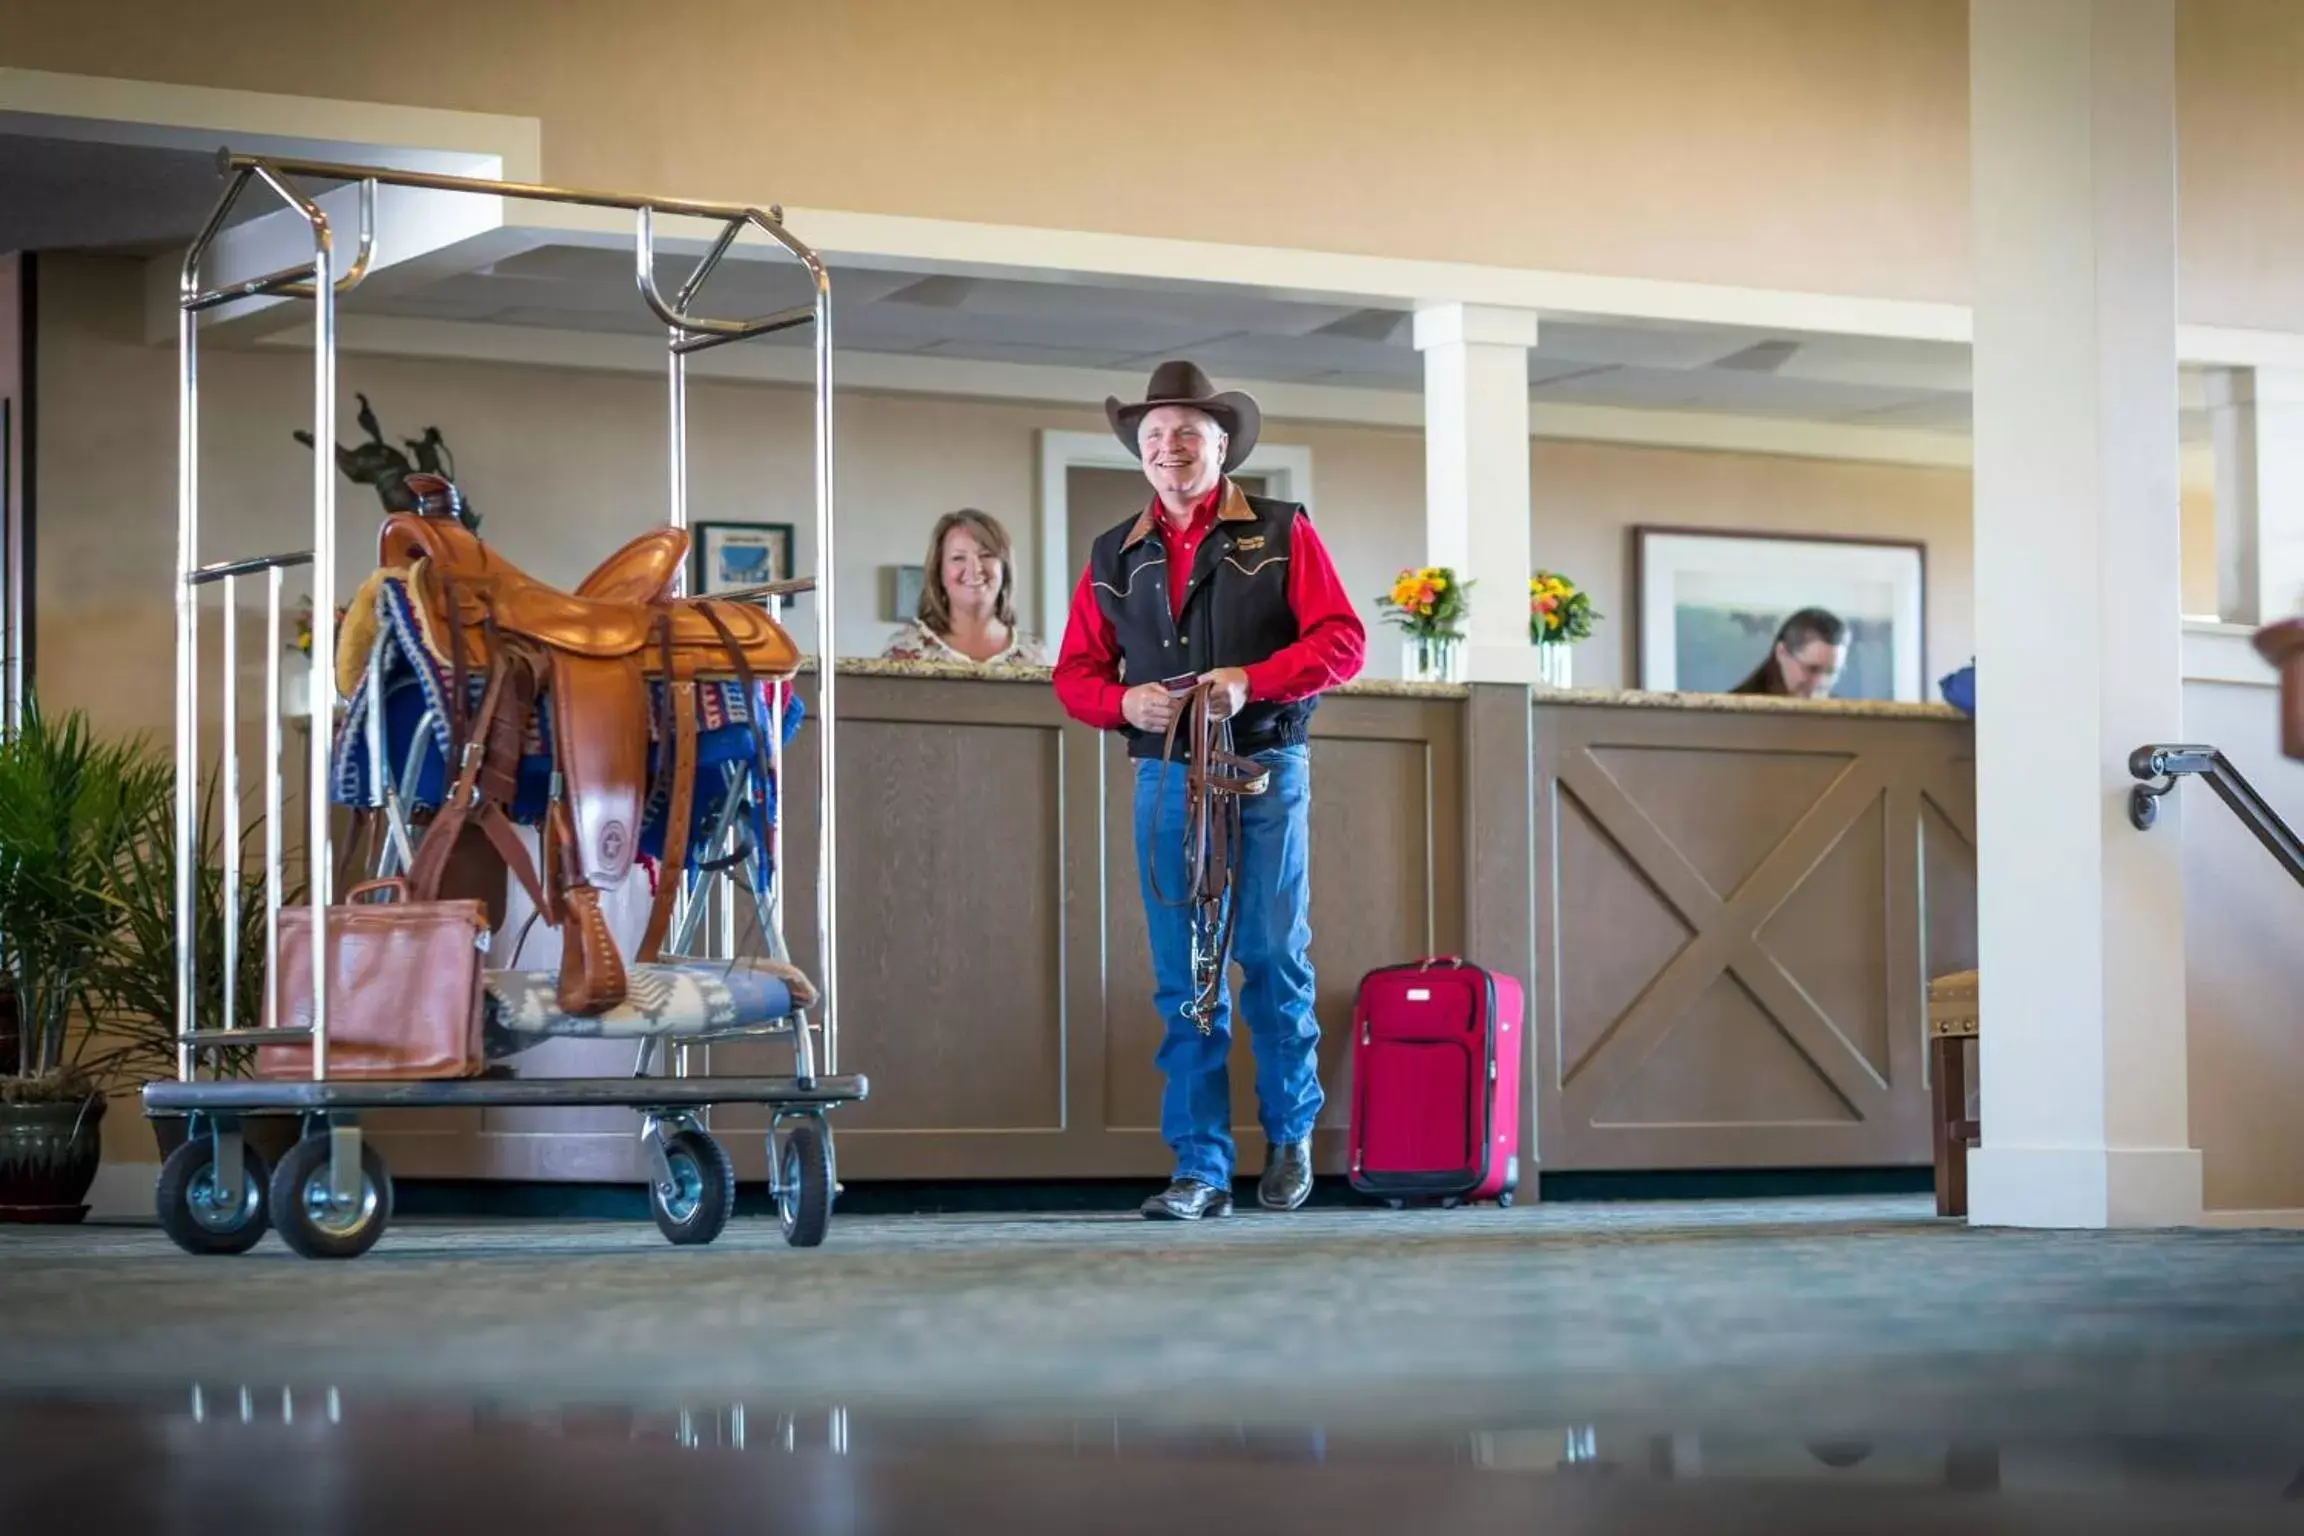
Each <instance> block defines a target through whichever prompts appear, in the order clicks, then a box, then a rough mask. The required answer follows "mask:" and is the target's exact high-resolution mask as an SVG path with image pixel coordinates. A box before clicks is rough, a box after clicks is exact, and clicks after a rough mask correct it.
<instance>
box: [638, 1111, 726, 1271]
mask: <svg viewBox="0 0 2304 1536" xmlns="http://www.w3.org/2000/svg"><path fill="white" fill-rule="evenodd" d="M664 1162H665V1165H666V1166H667V1167H668V1168H669V1169H670V1170H671V1173H672V1180H671V1185H670V1187H669V1188H667V1187H666V1186H664V1185H662V1184H650V1185H649V1186H648V1214H649V1215H651V1216H653V1217H655V1218H656V1230H657V1231H659V1232H661V1233H663V1234H664V1237H665V1240H666V1241H667V1242H673V1243H679V1244H681V1245H682V1246H687V1245H690V1244H702V1243H708V1242H710V1241H712V1239H714V1238H716V1237H718V1236H719V1235H720V1232H721V1229H722V1228H724V1227H726V1226H727V1225H728V1217H729V1214H730V1213H731V1212H733V1211H734V1210H735V1209H736V1164H735V1163H734V1162H733V1161H731V1160H730V1159H729V1156H728V1149H727V1148H725V1147H723V1146H721V1145H720V1143H718V1142H716V1141H714V1140H713V1139H712V1138H711V1137H710V1136H707V1135H706V1134H705V1133H704V1132H702V1131H700V1130H697V1129H695V1128H694V1127H692V1126H691V1127H688V1128H685V1129H682V1130H678V1131H674V1132H673V1133H672V1134H671V1135H669V1136H667V1137H665V1138H664Z"/></svg>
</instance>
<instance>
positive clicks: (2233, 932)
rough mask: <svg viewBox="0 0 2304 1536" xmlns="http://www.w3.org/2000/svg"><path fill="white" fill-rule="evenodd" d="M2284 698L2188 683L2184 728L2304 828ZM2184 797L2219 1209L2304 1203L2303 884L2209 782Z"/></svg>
mask: <svg viewBox="0 0 2304 1536" xmlns="http://www.w3.org/2000/svg"><path fill="white" fill-rule="evenodd" d="M2278 698H2279V696H2278V694H2277V693H2276V692H2275V691H2274V690H2272V689H2269V688H2248V687H2239V686H2234V685H2231V684H2221V683H2198V682H2192V683H2186V684H2185V685H2184V738H2185V740H2187V741H2201V742H2207V743H2210V744H2212V745H2215V746H2219V747H2221V748H2223V749H2224V753H2225V755H2226V756H2227V757H2229V758H2230V759H2231V760H2232V763H2233V765H2234V766H2235V767H2237V768H2238V769H2239V770H2240V772H2241V773H2242V774H2244V775H2245V776H2246V777H2247V778H2248V780H2249V782H2250V783H2252V784H2254V785H2255V786H2256V788H2257V790H2258V791H2259V792H2260V793H2262V795H2263V796H2264V798H2265V799H2266V800H2268V801H2269V802H2271V805H2272V808H2273V809H2274V810H2275V811H2277V812H2278V813H2279V814H2280V815H2281V816H2282V817H2283V818H2285V819H2286V820H2287V822H2288V824H2289V825H2290V826H2291V827H2304V764H2299V763H2294V762H2290V761H2289V760H2287V759H2286V758H2283V757H2282V756H2280V754H2279V745H2278V743H2279V724H2278V719H2279V716H2278ZM2177 794H2178V795H2180V796H2181V797H2182V798H2183V801H2184V804H2183V809H2182V812H2181V818H2182V825H2183V832H2182V836H2183V839H2184V990H2185V1017H2186V1024H2187V1033H2186V1061H2187V1066H2186V1072H2187V1086H2188V1087H2189V1089H2190V1094H2191V1110H2192V1144H2193V1145H2194V1146H2195V1147H2198V1148H2199V1149H2200V1155H2201V1165H2202V1174H2203V1179H2204V1182H2205V1186H2206V1188H2205V1194H2206V1198H2207V1204H2208V1208H2209V1209H2210V1210H2267V1209H2297V1208H2304V1123H2300V1122H2299V1121H2298V1118H2297V1115H2296V1105H2297V1104H2298V1102H2299V1101H2300V1100H2304V1029H2299V1027H2298V1025H2297V1010H2296V1006H2295V1003H2296V999H2297V998H2298V997H2299V996H2304V946H2299V945H2298V944H2297V942H2296V935H2297V933H2298V932H2299V931H2300V930H2304V889H2299V888H2298V886H2297V885H2296V882H2295V881H2293V880H2291V879H2290V878H2289V877H2288V876H2287V874H2286V873H2285V872H2283V871H2282V870H2281V868H2280V866H2279V865H2278V864H2276V863H2274V862H2273V860H2272V858H2271V856H2270V855H2269V854H2267V853H2266V852H2265V851H2264V849H2263V847H2262V845H2260V844H2259V843H2258V842H2257V841H2256V839H2255V838H2254V837H2252V836H2250V835H2249V833H2248V832H2247V830H2246V829H2245V828H2244V827H2243V826H2242V825H2241V823H2240V822H2239V820H2238V819H2237V818H2235V817H2234V816H2232V815H2231V813H2230V812H2228V811H2227V810H2226V809H2225V808H2224V807H2223V805H2221V804H2220V803H2218V801H2217V800H2216V797H2215V796H2214V795H2212V794H2210V793H2208V792H2207V790H2206V788H2205V787H2204V786H2203V785H2201V784H2199V783H2198V782H2197V781H2195V782H2193V783H2189V784H2186V785H2184V786H2183V787H2182V788H2181V789H2179V790H2178V791H2177ZM2162 825H2163V826H2165V825H2166V822H2163V823H2162ZM2137 835H2138V836H2143V835H2147V834H2141V833H2139V834H2137ZM1984 1027H1985V1028H1987V1029H1989V1028H1990V1027H1991V1020H1989V1019H1987V1020H1985V1021H1984ZM1986 1092H1987V1094H1989V1092H1990V1090H1989V1089H1988V1088H1987V1089H1986Z"/></svg>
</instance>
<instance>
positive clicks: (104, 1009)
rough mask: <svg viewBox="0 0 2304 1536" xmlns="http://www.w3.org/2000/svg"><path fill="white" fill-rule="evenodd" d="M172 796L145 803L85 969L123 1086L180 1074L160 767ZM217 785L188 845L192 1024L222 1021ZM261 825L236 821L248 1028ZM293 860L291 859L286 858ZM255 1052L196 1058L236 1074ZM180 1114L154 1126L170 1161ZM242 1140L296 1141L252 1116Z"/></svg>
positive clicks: (259, 966)
mask: <svg viewBox="0 0 2304 1536" xmlns="http://www.w3.org/2000/svg"><path fill="white" fill-rule="evenodd" d="M164 766H165V769H166V772H167V774H168V782H169V793H168V794H167V795H166V796H164V797H162V798H161V799H160V800H159V801H158V802H157V803H155V804H153V805H151V806H149V807H148V808H147V810H148V815H147V818H146V821H145V823H144V825H143V826H141V827H139V828H138V829H137V833H136V835H135V836H134V837H133V838H131V839H130V840H129V842H128V844H127V846H126V847H125V848H123V849H122V850H121V854H120V858H119V859H118V861H117V862H116V863H115V864H114V866H113V868H112V871H111V877H110V880H109V881H108V885H107V891H108V894H109V896H110V898H111V902H112V906H113V911H114V916H115V922H114V923H113V926H112V928H111V931H110V932H109V934H108V935H107V937H106V942H105V943H104V945H103V947H102V949H101V950H100V951H99V953H98V954H97V956H96V958H95V961H94V963H93V965H92V966H91V968H90V972H89V980H88V1002H89V1009H90V1013H91V1016H92V1018H93V1019H94V1020H95V1022H96V1023H97V1025H98V1026H99V1028H100V1030H101V1032H102V1035H103V1037H104V1040H105V1042H106V1048H107V1054H106V1055H105V1056H104V1057H103V1060H104V1061H105V1062H106V1064H107V1066H108V1067H110V1068H111V1069H112V1070H113V1071H114V1073H115V1074H116V1075H117V1076H119V1077H123V1078H125V1079H126V1081H127V1082H128V1083H130V1084H138V1083H145V1082H149V1081H152V1080H153V1079H155V1078H163V1077H172V1076H174V1075H175V1071H176V1021H177V999H176V828H175V791H174V782H175V770H174V767H173V765H172V764H169V765H164ZM217 809H218V802H217V798H216V783H215V780H214V779H211V780H210V781H209V783H208V788H207V792H206V794H205V795H204V796H203V797H202V800H201V804H200V809H199V819H198V825H197V829H196V834H195V838H194V845H195V847H197V848H198V850H199V864H198V867H197V868H196V869H195V870H194V871H193V876H192V894H193V902H192V909H193V919H192V921H193V942H192V949H193V953H194V954H195V955H196V956H198V957H199V961H200V965H199V970H198V973H197V974H196V975H195V976H194V978H193V984H194V991H193V1023H192V1027H193V1028H194V1029H221V1028H223V1027H224V988H223V975H224V916H225V914H224V861H223V859H222V857H221V854H220V850H221V849H222V847H223V831H222V829H221V828H220V827H219V826H218V824H217ZM261 831H262V823H261V822H259V821H257V820H256V819H254V817H253V816H243V817H242V818H241V823H240V832H239V842H240V860H239V876H238V882H237V883H238V885H239V888H240V900H239V906H238V910H237V913H236V914H235V917H236V926H237V928H238V930H239V945H238V951H239V953H238V965H237V968H236V971H235V974H234V977H233V1006H232V1013H233V1020H232V1021H233V1023H234V1024H235V1025H237V1026H238V1027H241V1028H248V1027H251V1026H254V1025H258V1024H261V1023H262V1022H264V1018H265V1012H264V988H265V983H266V980H267V977H268V975H269V969H268V964H267V956H266V954H265V937H266V931H265V891H264V865H263V861H262V854H261V848H260V846H257V842H258V838H259V836H260V834H261ZM283 862H284V863H285V864H286V865H287V866H288V867H289V868H291V869H292V868H294V867H295V860H294V859H293V858H292V857H290V858H286V859H284V860H283ZM281 899H282V901H283V902H286V903H291V904H293V903H296V902H300V901H302V900H303V899H304V886H303V882H302V881H300V880H295V879H289V880H287V881H286V882H285V884H284V886H283V889H282V893H281ZM253 1054H254V1052H253V1049H252V1048H250V1047H247V1046H234V1047H230V1048H227V1049H225V1050H221V1051H214V1050H212V1051H208V1052H206V1053H204V1055H203V1056H202V1058H201V1060H202V1064H203V1065H204V1066H206V1067H208V1068H211V1069H213V1070H214V1071H216V1072H217V1073H219V1074H220V1075H227V1076H235V1077H237V1076H244V1075H246V1073H247V1071H248V1070H249V1065H250V1061H251V1058H252V1057H253ZM185 1130H186V1125H185V1121H184V1119H183V1118H182V1117H181V1116H169V1117H164V1118H161V1119H156V1120H154V1121H153V1122H152V1131H153V1135H154V1137H155V1138H156V1139H157V1141H158V1142H159V1147H160V1155H161V1156H162V1157H166V1156H167V1155H168V1154H169V1153H170V1152H173V1151H174V1150H175V1149H176V1147H177V1146H178V1145H179V1144H180V1143H181V1142H182V1141H183V1139H184V1134H185ZM247 1130H248V1133H249V1139H250V1141H251V1143H252V1144H255V1145H257V1146H258V1148H259V1150H261V1151H263V1152H265V1153H267V1154H276V1153H278V1152H282V1151H285V1150H286V1149H287V1145H288V1144H289V1143H291V1142H293V1141H294V1139H295V1136H296V1122H295V1121H294V1120H292V1119H273V1120H257V1121H250V1122H249V1123H248V1126H247Z"/></svg>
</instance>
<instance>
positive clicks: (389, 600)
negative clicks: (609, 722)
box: [330, 579, 804, 880]
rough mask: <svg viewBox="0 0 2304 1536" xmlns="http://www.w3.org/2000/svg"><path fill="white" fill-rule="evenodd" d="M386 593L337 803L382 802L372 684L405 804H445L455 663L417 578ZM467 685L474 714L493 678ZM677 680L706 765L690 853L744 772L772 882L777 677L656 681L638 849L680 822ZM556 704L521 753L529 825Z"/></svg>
mask: <svg viewBox="0 0 2304 1536" xmlns="http://www.w3.org/2000/svg"><path fill="white" fill-rule="evenodd" d="M375 592H376V621H377V640H376V644H377V645H378V646H379V647H381V648H382V651H383V663H382V666H381V668H378V667H376V666H373V665H371V666H370V667H368V668H367V669H366V670H364V671H363V672H362V673H361V676H360V682H359V683H358V684H357V685H356V686H355V687H354V689H353V690H352V696H351V699H350V701H349V703H350V709H349V713H348V715H347V717H346V719H347V723H346V724H345V726H344V727H343V728H342V729H341V730H339V731H338V732H337V736H336V742H335V748H334V753H333V771H332V774H331V787H330V798H331V799H333V800H334V801H335V802H336V803H337V804H338V805H349V806H368V805H373V804H375V803H376V794H375V785H374V782H373V776H372V772H371V768H372V765H371V762H370V752H369V737H368V730H367V721H368V711H369V708H370V698H369V695H370V692H371V690H376V691H377V692H379V693H380V695H381V698H382V703H383V708H382V714H383V738H384V772H385V774H386V776H387V777H388V778H390V779H392V780H393V781H395V782H397V783H399V784H400V785H401V787H402V788H403V789H404V790H405V791H407V793H406V794H405V795H404V797H403V800H404V803H405V804H406V805H407V807H408V808H409V809H411V810H437V809H438V808H439V806H440V802H441V800H442V799H443V798H444V797H445V796H446V794H447V791H448V786H449V784H450V783H451V782H452V775H451V774H450V773H449V771H448V752H449V715H448V707H447V705H448V696H449V693H450V691H451V687H452V684H451V681H450V672H451V668H450V667H449V665H448V663H447V661H446V659H445V658H443V657H441V656H439V655H437V654H436V653H435V652H434V651H433V649H432V647H431V646H430V644H429V643H428V642H427V640H426V638H425V636H424V632H423V629H422V626H421V625H420V624H419V623H418V621H417V618H416V615H415V612H414V610H413V609H412V608H411V607H410V604H409V598H408V592H407V588H406V585H405V584H404V583H402V582H400V581H397V580H391V579H386V580H384V581H381V582H379V583H377V584H376V588H375ZM464 681H465V700H464V713H465V714H466V715H467V716H469V715H470V713H471V712H472V711H473V710H475V709H477V708H478V707H479V704H480V697H481V694H482V693H483V692H484V691H485V690H486V688H487V678H486V676H485V675H484V674H482V673H480V672H478V671H477V670H474V669H470V668H468V669H467V675H466V677H465V680H464ZM667 686H680V687H692V688H694V689H695V690H696V725H697V729H696V761H695V763H694V765H693V772H694V773H695V774H696V791H695V795H694V803H693V807H692V811H691V819H690V825H689V838H690V842H689V848H690V851H691V854H692V855H693V854H694V853H696V852H698V851H700V850H701V846H702V844H701V841H700V840H701V839H702V837H703V836H704V835H705V833H706V832H707V831H708V830H709V827H710V822H711V818H712V817H713V815H714V814H715V813H716V812H717V811H718V809H719V807H720V805H721V803H722V802H723V801H724V799H725V798H726V795H727V792H728V785H729V784H730V782H731V778H730V775H731V774H733V775H736V776H740V777H741V778H742V779H744V780H745V784H744V788H745V791H746V793H745V800H746V802H747V807H746V810H747V816H746V819H747V820H748V821H749V822H750V823H751V830H752V833H753V837H754V844H753V846H754V847H755V848H756V849H759V850H762V856H761V858H760V859H759V860H758V861H757V862H756V865H755V869H756V874H755V878H756V879H761V880H764V879H765V877H766V873H767V871H766V868H765V864H766V857H765V850H766V848H767V847H768V822H769V818H770V817H771V816H772V815H773V814H774V807H775V795H776V789H777V786H776V785H774V784H773V783H757V782H752V781H754V780H757V779H758V778H759V777H760V775H757V774H753V773H751V772H750V771H749V770H750V768H751V765H752V762H753V736H752V720H753V718H754V714H755V711H757V712H758V716H759V718H760V719H761V720H763V721H767V720H770V719H772V718H773V712H772V711H771V709H770V707H769V697H768V695H769V690H770V689H771V688H772V687H776V686H777V685H774V684H769V683H755V684H754V685H753V696H752V697H750V698H747V697H745V691H744V686H743V685H742V684H741V683H736V682H717V681H716V682H697V683H687V684H677V685H667V684H665V683H662V682H651V683H650V684H649V685H648V690H649V706H650V708H649V715H648V731H649V742H648V795H647V803H646V804H645V806H644V807H643V808H642V812H641V820H640V842H639V851H640V852H641V853H642V854H644V855H646V856H648V857H649V858H661V857H663V853H664V831H665V826H666V823H667V822H668V821H669V819H670V817H669V811H670V806H671V794H672V783H671V779H670V777H669V776H668V775H666V774H663V773H661V772H659V771H658V764H659V762H660V761H661V758H662V755H663V751H664V747H665V743H664V742H662V741H660V740H658V739H657V737H658V735H659V731H658V720H659V718H660V716H661V715H662V713H663V704H664V691H665V689H666V687H667ZM781 691H782V693H783V706H784V719H783V726H784V729H783V745H785V746H789V745H790V744H791V741H792V737H793V735H794V734H795V733H796V732H797V731H798V730H799V729H800V722H801V718H802V716H803V714H804V710H803V708H802V705H801V703H800V699H799V697H798V696H797V695H796V694H794V693H792V692H791V691H790V690H789V689H783V690H781ZM551 709H552V698H551V695H550V694H549V693H547V694H545V695H544V696H543V697H542V698H541V699H540V700H539V701H538V704H537V709H536V719H535V720H534V721H533V722H531V724H530V727H529V731H528V738H527V741H526V744H525V747H524V749H523V751H522V753H521V757H520V771H519V779H518V787H517V789H516V791H515V793H514V795H513V800H512V805H511V816H512V819H513V820H514V821H516V822H519V823H521V824H522V825H525V826H538V825H540V824H542V822H543V820H544V811H545V807H546V805H547V803H548V800H549V797H550V794H551V788H552V748H551V742H552V717H551ZM411 762H413V763H414V765H415V772H414V774H413V776H412V778H411V776H410V774H409V772H408V770H409V765H410V763H411Z"/></svg>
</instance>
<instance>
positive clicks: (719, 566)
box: [688, 523, 792, 597]
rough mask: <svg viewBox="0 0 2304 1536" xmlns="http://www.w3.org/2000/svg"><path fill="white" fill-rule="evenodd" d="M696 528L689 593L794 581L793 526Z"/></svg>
mask: <svg viewBox="0 0 2304 1536" xmlns="http://www.w3.org/2000/svg"><path fill="white" fill-rule="evenodd" d="M695 528H696V543H695V550H694V553H692V554H691V555H690V556H689V559H690V560H691V561H693V562H694V564H693V566H692V568H691V569H690V570H689V573H688V590H689V591H690V592H692V593H694V594H695V595H696V596H698V597H710V596H711V595H712V594H713V593H715V592H728V591H732V590H734V589H735V588H737V587H756V586H759V585H760V584H761V583H762V582H768V581H786V580H789V579H790V578H791V575H792V525H791V524H790V523H698V524H696V525H695Z"/></svg>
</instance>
